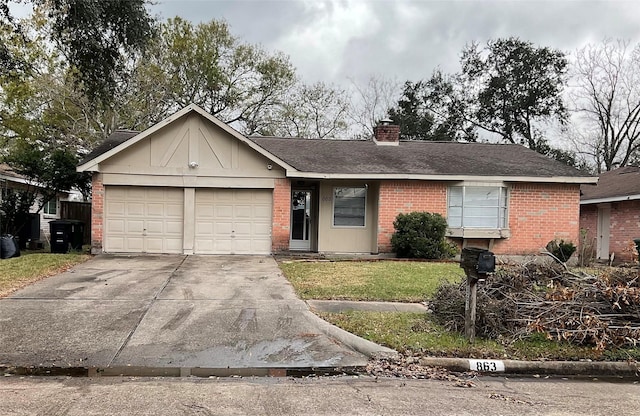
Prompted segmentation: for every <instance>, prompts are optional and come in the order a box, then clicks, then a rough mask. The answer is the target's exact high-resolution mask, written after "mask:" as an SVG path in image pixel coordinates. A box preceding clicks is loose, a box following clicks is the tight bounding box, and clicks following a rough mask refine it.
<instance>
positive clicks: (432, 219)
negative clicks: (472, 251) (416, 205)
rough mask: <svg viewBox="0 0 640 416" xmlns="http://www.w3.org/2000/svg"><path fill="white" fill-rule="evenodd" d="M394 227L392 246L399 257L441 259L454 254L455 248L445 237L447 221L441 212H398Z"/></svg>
mask: <svg viewBox="0 0 640 416" xmlns="http://www.w3.org/2000/svg"><path fill="white" fill-rule="evenodd" d="M393 228H395V232H394V233H393V236H391V246H392V247H393V251H395V252H396V255H397V256H398V257H408V258H422V259H441V258H445V257H450V256H452V255H453V254H454V249H453V248H452V246H451V244H449V243H448V242H447V240H446V239H445V232H446V230H447V221H446V220H445V219H444V217H443V216H442V215H440V214H432V213H429V212H411V213H408V214H398V216H397V217H396V220H395V221H394V222H393Z"/></svg>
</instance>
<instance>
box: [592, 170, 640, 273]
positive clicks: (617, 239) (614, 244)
mask: <svg viewBox="0 0 640 416" xmlns="http://www.w3.org/2000/svg"><path fill="white" fill-rule="evenodd" d="M581 191H582V195H581V197H580V229H581V230H583V232H584V233H585V238H586V241H587V243H589V244H590V245H592V246H593V248H594V249H595V256H596V258H597V259H601V260H607V259H610V258H611V255H612V254H613V257H614V260H615V261H623V262H627V261H633V260H635V257H634V254H633V253H634V251H633V250H634V249H633V247H634V244H633V240H634V239H637V238H640V167H637V166H626V167H623V168H619V169H616V170H612V171H610V172H605V173H603V174H601V175H600V180H599V181H598V184H597V185H583V186H582V187H581Z"/></svg>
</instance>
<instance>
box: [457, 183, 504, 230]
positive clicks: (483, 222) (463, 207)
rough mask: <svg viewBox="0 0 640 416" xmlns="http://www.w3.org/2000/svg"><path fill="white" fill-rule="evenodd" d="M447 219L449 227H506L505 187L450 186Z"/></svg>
mask: <svg viewBox="0 0 640 416" xmlns="http://www.w3.org/2000/svg"><path fill="white" fill-rule="evenodd" d="M447 221H448V222H449V228H485V229H502V228H507V188H504V187H500V186H452V187H450V188H449V203H448V218H447Z"/></svg>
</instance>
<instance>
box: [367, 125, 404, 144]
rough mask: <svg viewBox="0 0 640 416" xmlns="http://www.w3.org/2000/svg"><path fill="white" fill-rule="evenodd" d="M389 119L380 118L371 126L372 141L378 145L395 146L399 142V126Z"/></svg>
mask: <svg viewBox="0 0 640 416" xmlns="http://www.w3.org/2000/svg"><path fill="white" fill-rule="evenodd" d="M391 123H392V121H391V120H389V119H384V120H381V121H380V123H379V124H378V125H377V126H375V127H374V128H373V141H374V143H375V144H377V145H378V146H397V145H398V144H399V143H400V126H398V125H395V124H391Z"/></svg>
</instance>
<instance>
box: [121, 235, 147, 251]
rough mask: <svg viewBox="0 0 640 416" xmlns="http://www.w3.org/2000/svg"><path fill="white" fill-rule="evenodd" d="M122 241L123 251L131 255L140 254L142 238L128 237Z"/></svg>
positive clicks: (142, 245) (142, 247) (142, 244)
mask: <svg viewBox="0 0 640 416" xmlns="http://www.w3.org/2000/svg"><path fill="white" fill-rule="evenodd" d="M123 240H124V244H123V245H124V249H125V251H127V252H131V253H142V251H143V249H144V240H143V239H142V237H129V238H126V239H123Z"/></svg>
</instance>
